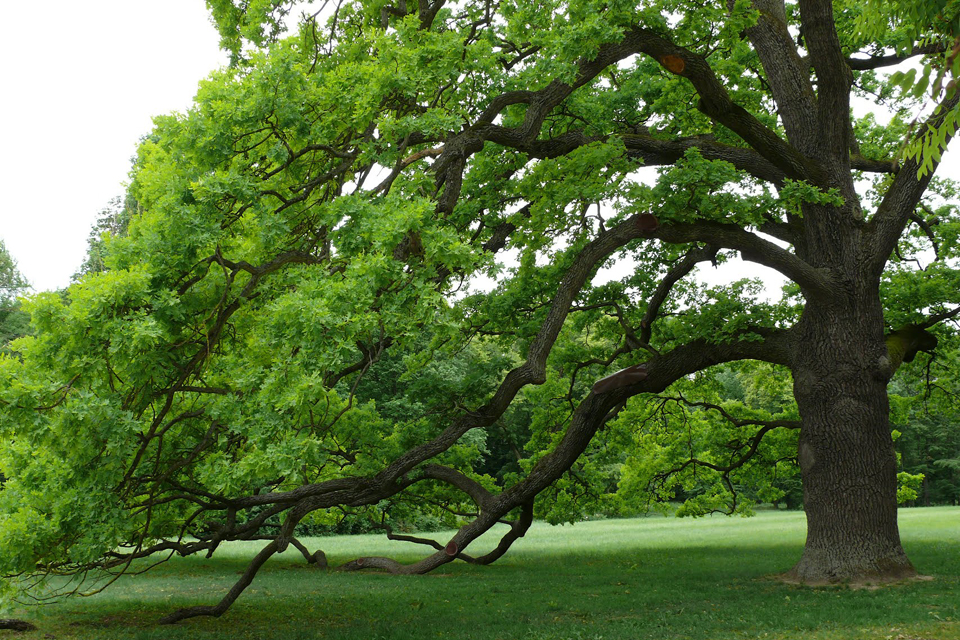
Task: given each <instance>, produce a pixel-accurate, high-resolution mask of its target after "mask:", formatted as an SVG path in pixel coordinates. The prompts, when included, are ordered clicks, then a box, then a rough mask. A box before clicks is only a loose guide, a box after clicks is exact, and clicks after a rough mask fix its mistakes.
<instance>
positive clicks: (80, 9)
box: [0, 0, 227, 291]
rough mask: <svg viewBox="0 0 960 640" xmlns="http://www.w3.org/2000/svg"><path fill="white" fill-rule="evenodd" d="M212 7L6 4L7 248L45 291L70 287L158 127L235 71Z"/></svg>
mask: <svg viewBox="0 0 960 640" xmlns="http://www.w3.org/2000/svg"><path fill="white" fill-rule="evenodd" d="M218 42H219V36H218V35H217V32H216V29H214V27H213V25H212V23H211V22H210V18H209V14H208V13H207V9H206V5H205V4H204V0H160V1H158V0H88V1H85V2H78V1H77V0H47V1H45V2H42V3H35V2H13V1H10V2H6V1H5V2H3V16H2V19H0V60H2V63H0V64H2V84H0V95H2V96H3V97H2V99H0V122H2V123H3V124H4V127H5V130H4V132H3V138H2V139H3V143H2V144H3V147H2V148H3V151H2V153H0V193H2V194H3V195H2V197H0V238H2V239H3V241H4V242H5V243H6V245H7V249H8V250H9V251H10V253H11V254H12V255H13V257H14V259H15V260H16V261H17V263H18V265H19V267H20V271H21V272H22V273H23V274H24V276H26V278H27V279H28V280H29V281H30V283H31V284H32V285H33V287H34V289H35V290H37V291H42V290H48V289H57V288H60V287H63V286H66V285H67V284H69V282H70V276H71V275H72V274H73V273H74V272H75V271H76V270H77V268H78V267H79V266H80V263H81V262H82V261H83V258H84V255H85V253H86V244H87V243H86V240H87V235H88V234H89V232H90V227H91V225H92V224H93V222H94V221H95V220H96V218H97V214H98V213H99V212H100V211H101V209H103V208H104V206H105V205H106V204H107V203H108V202H109V200H110V199H111V198H113V197H114V196H118V195H121V194H122V193H123V190H124V189H123V183H124V182H125V181H126V179H127V171H128V170H129V168H130V158H131V156H133V154H134V152H135V150H136V146H137V141H138V140H139V139H140V137H141V136H143V135H144V134H146V133H148V132H149V131H150V129H151V127H152V120H151V119H152V117H153V116H154V115H159V114H165V113H170V112H171V111H183V110H185V109H186V108H187V107H188V106H189V105H190V102H191V100H192V99H193V96H194V94H195V93H196V88H197V83H198V82H199V80H201V79H202V78H204V77H205V76H207V75H208V74H209V73H210V71H212V70H214V69H216V68H218V67H220V66H222V65H224V64H226V62H227V59H226V56H225V55H224V54H222V53H221V52H220V50H219V47H218Z"/></svg>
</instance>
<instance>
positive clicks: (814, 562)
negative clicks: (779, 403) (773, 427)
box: [788, 292, 916, 584]
mask: <svg viewBox="0 0 960 640" xmlns="http://www.w3.org/2000/svg"><path fill="white" fill-rule="evenodd" d="M797 328H798V329H799V330H800V336H801V341H800V343H799V344H800V345H801V346H800V348H799V349H798V354H797V361H796V366H795V367H794V370H793V374H794V392H795V395H796V399H797V403H798V406H799V410H800V416H801V420H802V429H801V432H800V445H799V460H800V469H801V473H802V478H803V502H804V509H805V511H806V515H807V541H806V546H805V547H804V551H803V556H802V557H801V559H800V562H799V563H797V565H796V566H795V567H794V568H793V570H792V571H791V572H790V573H789V574H788V577H790V578H793V579H796V580H799V581H802V582H805V583H811V584H825V583H841V582H879V581H890V580H900V579H903V578H907V577H910V576H914V575H916V570H915V569H914V567H913V565H912V564H911V563H910V561H909V560H908V559H907V556H906V554H905V553H904V551H903V547H901V545H900V532H899V530H898V528H897V462H896V456H895V454H894V450H893V440H892V438H891V435H890V424H889V403H888V399H887V382H888V379H889V376H890V370H889V367H888V366H886V364H885V363H886V362H887V361H886V360H884V357H885V356H886V347H885V346H884V340H883V329H884V327H883V316H882V310H881V307H880V300H879V296H878V295H876V296H874V295H870V294H869V293H868V294H862V292H861V295H856V294H855V295H839V296H838V299H834V300H832V301H829V302H826V303H820V304H818V303H815V302H813V303H810V304H808V305H807V307H806V309H805V311H804V315H803V318H802V320H801V322H800V324H799V325H798V327H797Z"/></svg>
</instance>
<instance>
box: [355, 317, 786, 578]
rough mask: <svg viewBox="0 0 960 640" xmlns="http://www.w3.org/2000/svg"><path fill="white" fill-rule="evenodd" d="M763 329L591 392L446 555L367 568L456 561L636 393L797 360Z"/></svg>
mask: <svg viewBox="0 0 960 640" xmlns="http://www.w3.org/2000/svg"><path fill="white" fill-rule="evenodd" d="M760 331H761V332H762V334H763V336H764V337H763V339H762V340H737V341H734V342H731V343H725V344H711V343H708V342H706V341H702V340H698V341H695V342H692V343H689V344H687V345H684V346H681V347H678V348H676V349H674V350H672V351H670V352H668V353H665V354H662V355H660V356H655V357H654V358H652V359H651V360H649V361H647V363H646V365H647V370H648V372H649V375H648V376H647V377H646V378H644V379H643V380H641V381H638V382H636V383H635V384H632V385H629V386H626V387H620V388H618V389H616V390H613V391H610V392H608V393H601V394H597V393H590V394H589V395H588V396H587V397H586V398H584V399H583V401H582V402H581V403H580V404H579V405H578V406H577V408H576V409H575V410H574V412H573V415H572V416H571V419H570V422H569V426H568V427H567V430H566V432H565V433H564V435H563V437H562V438H561V439H560V442H559V443H558V444H557V446H556V447H555V448H554V450H553V451H551V452H550V453H549V454H547V455H546V456H544V457H543V458H541V459H540V460H539V461H538V462H537V463H536V464H535V465H534V466H533V468H532V469H531V470H530V472H529V473H528V474H527V476H526V477H525V478H524V479H523V480H521V481H520V482H518V483H517V484H515V485H513V486H511V487H509V488H508V489H506V490H505V491H503V492H502V493H500V494H499V495H496V496H494V497H492V498H491V499H489V500H487V501H486V504H485V505H484V507H483V508H482V509H481V512H480V515H479V516H477V518H476V519H475V520H473V521H472V522H470V523H468V524H466V525H464V526H463V527H461V528H460V530H459V531H457V533H456V534H455V535H454V536H453V537H452V538H451V539H450V541H449V542H448V543H447V544H446V546H444V549H443V551H438V552H437V553H434V554H433V555H430V556H428V557H426V558H424V559H422V560H420V561H419V562H416V563H413V564H409V565H404V564H402V563H399V562H396V561H394V560H390V559H383V558H374V559H371V561H372V563H371V562H368V561H367V559H363V562H361V565H362V566H363V567H365V568H370V567H371V566H373V567H374V568H380V569H384V570H387V571H390V572H392V573H427V572H429V571H431V570H433V569H435V568H436V567H438V566H441V565H443V564H445V563H447V562H450V561H452V560H453V559H454V558H455V557H456V555H457V554H458V553H460V552H462V551H463V550H464V549H465V548H466V547H467V545H469V544H470V543H471V542H472V541H473V540H475V539H477V538H478V537H479V536H481V535H483V534H484V533H485V532H486V531H488V530H489V529H490V528H491V527H493V526H494V525H495V524H496V523H497V522H499V521H500V520H501V519H502V518H503V516H504V515H506V514H507V513H509V512H510V511H512V510H513V509H516V508H517V507H521V506H523V505H525V504H527V503H530V502H532V501H533V499H534V498H535V497H536V496H537V495H538V494H539V493H540V492H541V491H543V490H544V489H545V488H546V487H548V486H550V485H551V484H552V483H553V482H554V481H556V480H557V479H558V478H559V477H560V476H562V475H563V474H564V473H565V472H566V471H567V470H568V469H569V468H570V466H572V465H573V463H574V462H575V461H576V459H577V458H578V457H579V456H580V454H581V453H583V451H584V450H585V449H586V447H587V445H588V444H589V443H590V440H591V439H592V438H593V436H594V434H595V433H596V431H597V429H599V428H600V427H601V426H602V425H603V424H605V423H606V422H607V421H608V420H610V419H612V418H613V417H614V416H615V415H616V411H615V409H616V408H618V407H622V406H623V405H624V403H625V402H626V400H627V399H628V398H630V397H632V396H634V395H638V394H641V393H659V392H661V391H663V390H664V389H666V388H667V387H668V386H669V385H671V384H673V383H674V382H675V381H677V380H679V379H680V378H682V377H684V376H687V375H690V374H692V373H695V372H697V371H701V370H703V369H706V368H708V367H711V366H713V365H716V364H721V363H723V362H730V361H733V360H742V359H758V360H764V361H766V362H774V363H777V364H788V363H789V362H791V360H792V353H793V350H794V348H795V347H794V338H793V335H792V333H791V332H790V331H788V330H760ZM503 551H506V549H504V550H503Z"/></svg>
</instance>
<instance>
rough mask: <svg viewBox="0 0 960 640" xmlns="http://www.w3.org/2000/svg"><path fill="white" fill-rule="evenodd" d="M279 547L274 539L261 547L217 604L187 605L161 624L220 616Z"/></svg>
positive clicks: (166, 617)
mask: <svg viewBox="0 0 960 640" xmlns="http://www.w3.org/2000/svg"><path fill="white" fill-rule="evenodd" d="M278 547H279V545H278V543H277V541H276V540H273V541H271V542H270V543H269V544H268V545H267V546H265V547H264V548H263V549H261V551H260V553H258V554H257V555H256V557H254V559H253V561H252V562H250V564H249V565H248V566H247V568H246V570H245V571H244V572H243V575H242V576H241V577H240V579H239V580H238V581H237V583H236V584H234V585H233V587H231V588H230V591H228V592H227V595H225V596H224V597H223V599H222V600H220V602H218V603H217V604H215V605H212V606H208V605H201V606H196V607H187V608H185V609H178V610H177V611H174V612H173V613H171V614H169V615H167V616H164V617H163V618H161V619H160V624H174V623H177V622H180V621H181V620H186V619H187V618H194V617H196V616H213V617H215V618H219V617H220V616H222V615H223V614H224V612H225V611H226V610H227V609H229V608H230V605H231V604H233V602H234V601H235V600H236V599H237V598H239V597H240V594H241V593H243V590H244V589H246V588H247V587H249V586H250V583H251V582H253V578H254V576H256V575H257V572H258V571H259V570H260V567H262V566H263V565H264V563H266V561H267V560H269V559H270V558H271V556H273V554H275V553H276V552H277V549H278Z"/></svg>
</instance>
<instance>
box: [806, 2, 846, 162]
mask: <svg viewBox="0 0 960 640" xmlns="http://www.w3.org/2000/svg"><path fill="white" fill-rule="evenodd" d="M799 4H800V18H801V21H802V23H803V26H802V28H803V36H804V40H805V42H806V44H807V49H808V50H809V51H810V62H811V64H812V65H813V69H814V71H815V72H816V74H817V99H818V104H817V107H818V108H817V121H818V123H817V124H818V127H817V128H815V129H812V130H811V132H813V133H814V134H815V135H816V144H813V145H811V146H810V147H809V148H807V147H805V148H804V151H805V152H806V153H807V154H808V155H811V156H812V157H816V158H819V159H821V160H827V161H830V162H831V163H833V162H837V161H841V162H844V163H845V162H846V161H847V159H848V158H849V149H850V138H851V133H852V132H851V130H850V87H851V85H852V84H853V73H852V72H851V71H850V67H848V66H847V59H846V56H845V55H844V54H843V50H842V48H841V46H840V38H839V37H838V36H837V30H836V24H835V23H834V17H833V2H832V1H831V0H800V3H799Z"/></svg>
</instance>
